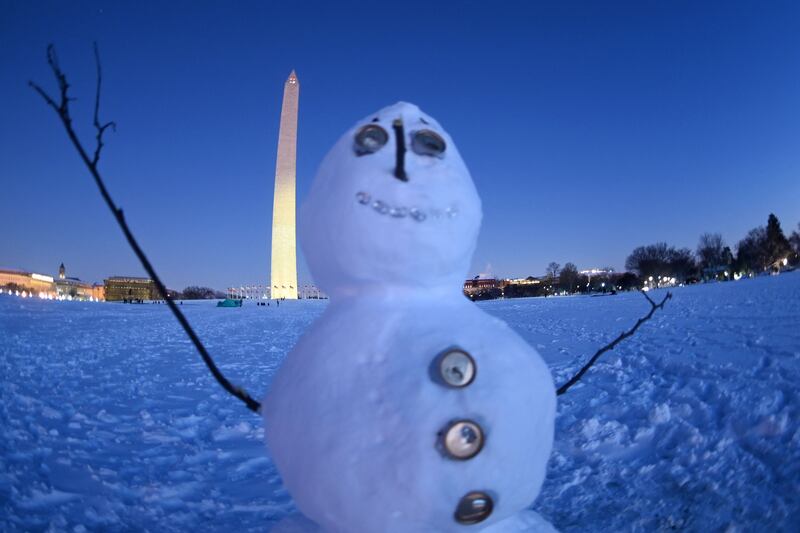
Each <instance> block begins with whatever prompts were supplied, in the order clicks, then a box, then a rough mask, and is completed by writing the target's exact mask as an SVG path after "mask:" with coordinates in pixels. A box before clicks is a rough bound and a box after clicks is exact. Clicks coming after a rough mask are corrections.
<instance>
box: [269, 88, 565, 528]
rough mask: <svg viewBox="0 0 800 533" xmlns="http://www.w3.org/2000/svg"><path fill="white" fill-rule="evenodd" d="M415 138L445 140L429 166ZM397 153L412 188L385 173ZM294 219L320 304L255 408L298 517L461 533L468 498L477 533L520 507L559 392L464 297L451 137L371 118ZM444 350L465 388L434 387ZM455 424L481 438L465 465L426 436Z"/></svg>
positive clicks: (459, 193)
mask: <svg viewBox="0 0 800 533" xmlns="http://www.w3.org/2000/svg"><path fill="white" fill-rule="evenodd" d="M398 120H401V121H402V124H403V126H404V129H403V130H402V133H403V136H402V137H397V136H398V135H399V132H398V129H397V126H396V122H395V121H398ZM365 127H366V128H383V131H385V132H386V134H384V135H385V137H384V139H385V140H387V142H386V144H385V145H384V146H383V147H382V148H380V149H378V150H377V151H376V152H374V153H369V154H364V153H359V151H358V146H354V143H355V141H354V140H355V139H357V134H358V133H359V132H360V131H363V128H365ZM419 130H426V131H429V132H430V131H432V132H435V134H436V135H439V136H441V137H442V138H443V139H444V142H445V145H446V149H445V150H444V152H443V153H442V154H441V155H440V157H437V156H432V155H427V154H420V153H417V150H418V148H419V147H416V146H415V145H414V143H415V135H416V132H417V131H419ZM398 139H404V141H399V140H398ZM400 142H405V143H406V145H408V146H409V150H408V151H407V152H406V153H405V170H406V173H407V180H401V179H398V178H397V176H396V174H395V172H394V169H395V163H396V160H397V158H396V153H403V152H402V150H400V151H399V152H398V151H397V149H396V146H397V145H398V144H399V143H400ZM365 198H369V199H370V200H369V202H366V203H365V202H364V201H363V200H364V199H365ZM420 213H421V214H423V215H424V218H421V217H419V216H417V217H416V218H415V214H420ZM300 220H301V228H300V229H301V233H300V237H301V244H302V245H303V250H304V252H305V256H306V258H307V260H308V262H309V266H310V268H311V273H312V275H313V276H314V278H315V279H317V280H318V281H319V283H320V285H321V288H322V289H323V290H324V291H325V292H326V293H328V294H330V295H331V304H330V306H329V307H328V308H327V309H326V310H325V312H324V314H323V316H322V317H321V318H320V319H319V320H318V321H317V322H315V323H314V325H313V326H312V328H311V329H310V330H309V331H308V332H307V333H306V334H305V335H304V336H303V337H302V338H301V339H300V342H299V343H298V344H297V346H296V347H295V348H294V349H293V350H292V352H291V353H290V354H289V356H288V357H287V359H286V361H285V362H284V363H283V365H282V367H281V368H280V370H279V372H278V374H277V376H276V378H275V381H274V382H273V385H272V387H271V389H270V391H269V394H268V395H267V397H266V399H265V401H264V407H263V414H264V421H265V425H266V434H267V435H266V436H267V442H268V444H269V449H270V452H271V455H272V457H273V459H274V461H275V463H276V464H277V467H278V470H279V472H280V474H281V476H282V478H283V481H284V483H285V484H286V487H287V488H288V490H289V492H290V494H291V495H292V497H293V498H294V501H295V502H296V503H297V506H298V507H299V509H300V511H302V513H303V514H305V515H306V516H307V517H308V518H310V519H311V520H312V521H314V522H316V523H317V524H319V525H320V526H321V527H322V528H323V529H324V530H325V531H329V532H331V533H333V532H344V533H355V532H366V531H376V532H377V531H380V532H384V533H411V532H423V531H440V532H457V531H463V530H464V528H465V525H464V524H462V523H459V522H457V521H456V520H455V519H454V515H455V514H456V508H457V507H458V505H459V501H460V500H461V499H462V497H464V496H466V495H467V494H470V493H473V492H476V491H480V492H482V493H485V494H486V495H488V497H490V498H491V500H492V501H493V510H492V512H491V515H489V516H488V518H486V519H481V520H482V521H481V522H480V524H479V525H472V526H471V527H470V529H471V530H473V531H480V530H483V529H484V527H487V526H491V525H492V524H495V523H498V522H500V521H502V520H504V519H507V518H510V517H512V516H513V515H514V514H516V513H519V512H521V511H523V510H525V509H526V507H528V506H530V505H531V504H532V503H533V501H534V500H535V499H536V496H537V495H538V494H539V490H540V488H541V485H542V482H543V481H544V475H545V471H546V467H547V461H548V459H549V457H550V452H551V449H552V443H553V427H554V418H555V390H554V387H553V381H552V378H551V376H550V372H549V369H548V368H547V366H546V365H545V363H544V361H543V360H542V359H541V357H540V356H539V355H538V354H537V353H536V351H535V350H534V349H532V348H531V347H530V346H529V345H528V344H527V343H526V342H525V341H524V340H522V338H521V337H520V336H519V335H517V334H516V333H514V332H513V331H512V330H511V329H510V328H509V327H508V326H507V325H506V324H504V323H503V322H502V321H501V320H498V319H497V318H493V317H491V316H489V315H488V314H486V313H485V312H483V311H482V310H481V309H480V308H479V307H477V306H475V305H473V304H472V303H471V302H469V301H468V300H467V299H465V298H464V296H463V295H462V294H461V286H462V283H463V279H464V277H465V276H466V272H467V269H468V268H469V261H470V259H471V256H472V252H473V250H474V247H475V241H476V239H477V231H478V228H479V227H480V220H481V208H480V200H479V199H478V196H477V193H476V192H475V187H474V185H473V183H472V179H471V177H470V175H469V171H468V170H467V168H466V166H465V165H464V162H463V161H462V160H461V157H460V155H459V154H458V151H457V150H456V148H455V144H454V143H453V141H452V139H451V138H450V137H449V136H448V135H447V133H446V132H445V131H444V130H443V129H442V128H441V126H439V124H438V123H437V122H436V121H435V120H434V119H433V118H431V117H429V116H427V115H425V114H424V113H422V112H421V111H420V110H419V109H418V108H417V107H416V106H414V105H412V104H407V103H402V102H401V103H398V104H395V105H393V106H390V107H387V108H385V109H383V110H381V111H379V112H377V113H375V114H372V115H369V116H368V117H366V118H365V119H364V120H362V121H361V122H359V123H358V124H356V125H355V126H354V127H353V128H352V129H351V130H350V131H348V132H347V133H345V134H344V135H343V136H342V138H341V139H340V140H339V141H338V142H337V143H336V144H335V145H334V147H333V148H332V149H331V151H330V153H329V154H328V156H327V157H326V158H325V160H324V161H323V162H322V165H321V166H320V169H319V171H318V173H317V177H316V178H315V180H314V184H313V186H312V189H311V193H310V195H309V199H308V200H307V202H306V204H305V205H304V206H303V208H302V212H301V216H300ZM452 348H458V349H461V350H465V351H466V352H467V353H469V354H470V355H471V357H472V359H474V362H475V367H476V368H477V373H476V377H475V379H474V381H473V382H472V383H470V384H469V385H467V386H465V387H461V388H454V387H450V386H447V385H445V384H442V383H439V382H437V381H436V379H435V372H436V370H435V369H434V370H432V365H433V364H434V361H436V359H437V356H438V355H439V354H441V353H443V352H445V351H446V350H448V349H452ZM432 372H433V373H434V376H433V378H432V376H431V373H432ZM521 413H525V415H524V416H520V415H521ZM458 420H469V421H470V422H474V423H476V424H477V425H478V426H480V428H481V430H482V433H483V435H484V437H483V439H484V442H485V443H484V445H483V447H482V448H481V449H480V451H479V452H478V453H477V455H475V456H474V457H471V458H468V459H464V460H459V459H453V458H450V457H449V456H447V454H446V453H445V450H444V445H443V444H441V443H440V442H439V441H440V437H438V436H437V435H441V434H443V433H444V432H445V430H446V428H447V427H448V426H449V424H451V423H453V422H454V421H458ZM515 524H516V525H515V526H511V525H508V526H507V527H505V528H502V530H503V531H508V530H510V529H509V528H510V527H515V528H516V529H520V526H519V524H520V522H519V520H517V521H516V522H515ZM525 530H526V531H530V530H532V528H526V529H525Z"/></svg>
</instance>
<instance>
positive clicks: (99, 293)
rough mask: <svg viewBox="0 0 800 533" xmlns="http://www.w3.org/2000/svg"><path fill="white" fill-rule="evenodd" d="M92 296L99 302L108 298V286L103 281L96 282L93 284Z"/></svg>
mask: <svg viewBox="0 0 800 533" xmlns="http://www.w3.org/2000/svg"><path fill="white" fill-rule="evenodd" d="M92 297H93V298H94V299H95V300H97V301H98V302H102V301H104V300H105V299H106V286H105V285H103V284H102V283H95V284H93V285H92Z"/></svg>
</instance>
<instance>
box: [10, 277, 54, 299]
mask: <svg viewBox="0 0 800 533" xmlns="http://www.w3.org/2000/svg"><path fill="white" fill-rule="evenodd" d="M0 288H4V289H6V290H8V289H10V290H19V291H20V292H21V291H26V292H28V293H30V294H33V295H34V296H43V297H50V298H54V297H55V296H56V286H55V283H54V282H53V278H52V277H51V276H45V275H43V274H35V273H33V272H24V271H22V270H0Z"/></svg>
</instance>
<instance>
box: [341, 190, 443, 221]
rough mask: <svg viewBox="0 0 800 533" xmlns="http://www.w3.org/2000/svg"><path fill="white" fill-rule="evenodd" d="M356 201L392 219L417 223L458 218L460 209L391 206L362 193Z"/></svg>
mask: <svg viewBox="0 0 800 533" xmlns="http://www.w3.org/2000/svg"><path fill="white" fill-rule="evenodd" d="M356 201H357V202H358V203H359V204H361V205H363V206H364V207H371V208H372V209H373V211H375V212H376V213H378V214H379V215H388V216H390V217H392V218H410V219H412V220H415V221H416V222H424V221H425V220H428V219H439V218H455V217H456V216H458V208H456V207H455V206H450V207H446V208H444V209H437V208H427V209H423V208H420V207H417V206H405V205H391V204H389V203H388V202H384V201H383V200H380V199H378V198H373V197H372V195H371V194H369V193H367V192H364V191H360V192H357V193H356Z"/></svg>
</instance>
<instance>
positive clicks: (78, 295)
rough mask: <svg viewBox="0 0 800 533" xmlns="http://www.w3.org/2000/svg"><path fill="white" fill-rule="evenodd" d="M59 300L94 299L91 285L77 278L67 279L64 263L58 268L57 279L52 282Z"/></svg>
mask: <svg viewBox="0 0 800 533" xmlns="http://www.w3.org/2000/svg"><path fill="white" fill-rule="evenodd" d="M54 283H55V286H56V294H57V295H58V297H59V298H64V299H72V300H89V299H91V298H94V294H93V289H92V284H91V283H86V282H85V281H81V280H80V279H78V278H68V277H67V269H66V268H64V263H61V266H59V267H58V279H57V280H55V281H54Z"/></svg>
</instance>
